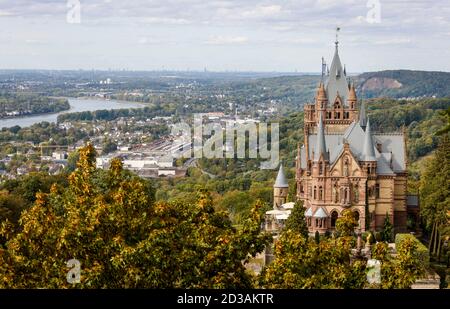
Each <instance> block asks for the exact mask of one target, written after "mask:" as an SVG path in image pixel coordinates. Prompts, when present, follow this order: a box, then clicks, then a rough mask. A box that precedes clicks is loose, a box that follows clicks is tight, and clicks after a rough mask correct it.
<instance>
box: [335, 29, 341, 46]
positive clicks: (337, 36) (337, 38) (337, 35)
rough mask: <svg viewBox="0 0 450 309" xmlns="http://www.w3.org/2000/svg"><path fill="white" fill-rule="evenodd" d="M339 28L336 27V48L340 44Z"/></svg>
mask: <svg viewBox="0 0 450 309" xmlns="http://www.w3.org/2000/svg"><path fill="white" fill-rule="evenodd" d="M339 30H341V28H339V27H336V42H334V43H335V44H336V48H337V47H338V44H339Z"/></svg>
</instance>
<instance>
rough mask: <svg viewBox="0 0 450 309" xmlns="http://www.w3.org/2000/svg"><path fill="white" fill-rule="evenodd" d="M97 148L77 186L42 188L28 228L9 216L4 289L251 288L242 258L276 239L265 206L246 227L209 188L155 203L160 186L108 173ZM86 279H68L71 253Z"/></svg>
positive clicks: (83, 157) (0, 255)
mask: <svg viewBox="0 0 450 309" xmlns="http://www.w3.org/2000/svg"><path fill="white" fill-rule="evenodd" d="M97 172H98V171H97V170H96V169H95V150H94V148H93V147H92V146H91V145H89V146H87V147H85V148H83V149H82V150H80V160H79V162H78V167H77V169H76V170H75V171H74V172H73V173H72V174H71V175H70V176H69V184H68V186H67V187H62V186H57V185H54V186H53V187H52V188H51V192H50V193H49V194H44V193H38V194H37V199H36V201H35V203H34V205H33V206H32V207H31V208H29V209H27V210H25V211H24V212H23V213H22V216H21V219H20V220H19V223H20V226H19V229H17V230H14V227H13V225H12V224H10V223H9V222H8V221H5V222H3V223H2V226H1V236H2V238H3V239H4V241H3V243H2V244H1V246H0V287H2V288H67V287H79V288H136V287H138V288H144V287H145V288H172V287H173V288H206V287H209V288H246V287H247V288H248V287H251V286H252V277H251V276H250V275H249V274H248V273H247V272H246V271H245V268H244V266H243V263H242V261H244V262H245V261H246V260H248V259H249V257H250V256H255V255H256V254H257V253H258V252H260V251H262V250H263V248H264V246H265V245H266V244H267V243H268V241H269V237H268V236H267V235H265V234H260V225H261V220H262V215H261V213H260V211H259V208H260V207H261V204H258V203H256V204H255V206H254V208H253V211H252V215H251V216H250V218H249V219H248V220H247V221H246V224H245V225H244V227H243V229H241V230H239V231H236V230H235V229H234V228H233V227H232V225H231V222H230V221H229V219H228V216H227V214H226V213H224V212H215V211H214V208H213V205H212V202H211V198H210V197H209V195H208V193H206V192H200V193H199V197H198V200H197V202H196V203H194V204H189V203H166V202H158V203H154V201H153V194H152V190H151V188H150V187H149V186H148V184H147V183H146V182H144V181H143V180H142V179H139V178H137V177H134V176H132V175H130V174H129V173H127V172H126V171H124V170H123V169H122V163H121V162H120V160H117V159H115V160H113V161H112V163H111V168H110V170H109V171H108V173H107V175H106V176H103V177H102V178H99V177H98V174H97ZM73 258H75V259H78V260H79V261H80V262H81V282H80V283H79V284H76V285H71V284H69V283H67V280H66V275H67V272H68V268H67V266H66V262H67V261H68V260H70V259H73Z"/></svg>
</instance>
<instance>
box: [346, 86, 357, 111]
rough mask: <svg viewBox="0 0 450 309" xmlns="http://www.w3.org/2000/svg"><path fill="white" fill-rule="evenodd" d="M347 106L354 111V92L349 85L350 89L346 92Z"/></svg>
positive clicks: (353, 88) (355, 100)
mask: <svg viewBox="0 0 450 309" xmlns="http://www.w3.org/2000/svg"><path fill="white" fill-rule="evenodd" d="M347 102H348V105H349V106H350V109H354V108H355V106H356V102H357V98H356V91H355V87H354V85H353V84H351V85H350V89H349V92H348V99H347Z"/></svg>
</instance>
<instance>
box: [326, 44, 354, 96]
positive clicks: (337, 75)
mask: <svg viewBox="0 0 450 309" xmlns="http://www.w3.org/2000/svg"><path fill="white" fill-rule="evenodd" d="M325 90H326V92H327V97H328V102H329V104H333V103H334V100H335V99H336V96H337V95H338V93H339V95H340V97H341V99H342V103H343V104H344V105H346V103H347V98H348V94H349V90H348V84H347V76H346V74H345V72H344V69H343V67H342V63H341V59H340V58H339V53H338V44H337V43H336V49H335V51H334V56H333V61H332V62H331V67H330V74H329V76H328V79H327V81H326V86H325Z"/></svg>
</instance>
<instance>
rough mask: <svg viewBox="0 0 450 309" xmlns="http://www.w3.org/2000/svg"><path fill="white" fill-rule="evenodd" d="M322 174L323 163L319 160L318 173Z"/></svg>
mask: <svg viewBox="0 0 450 309" xmlns="http://www.w3.org/2000/svg"><path fill="white" fill-rule="evenodd" d="M322 174H323V163H322V162H319V175H322Z"/></svg>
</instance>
